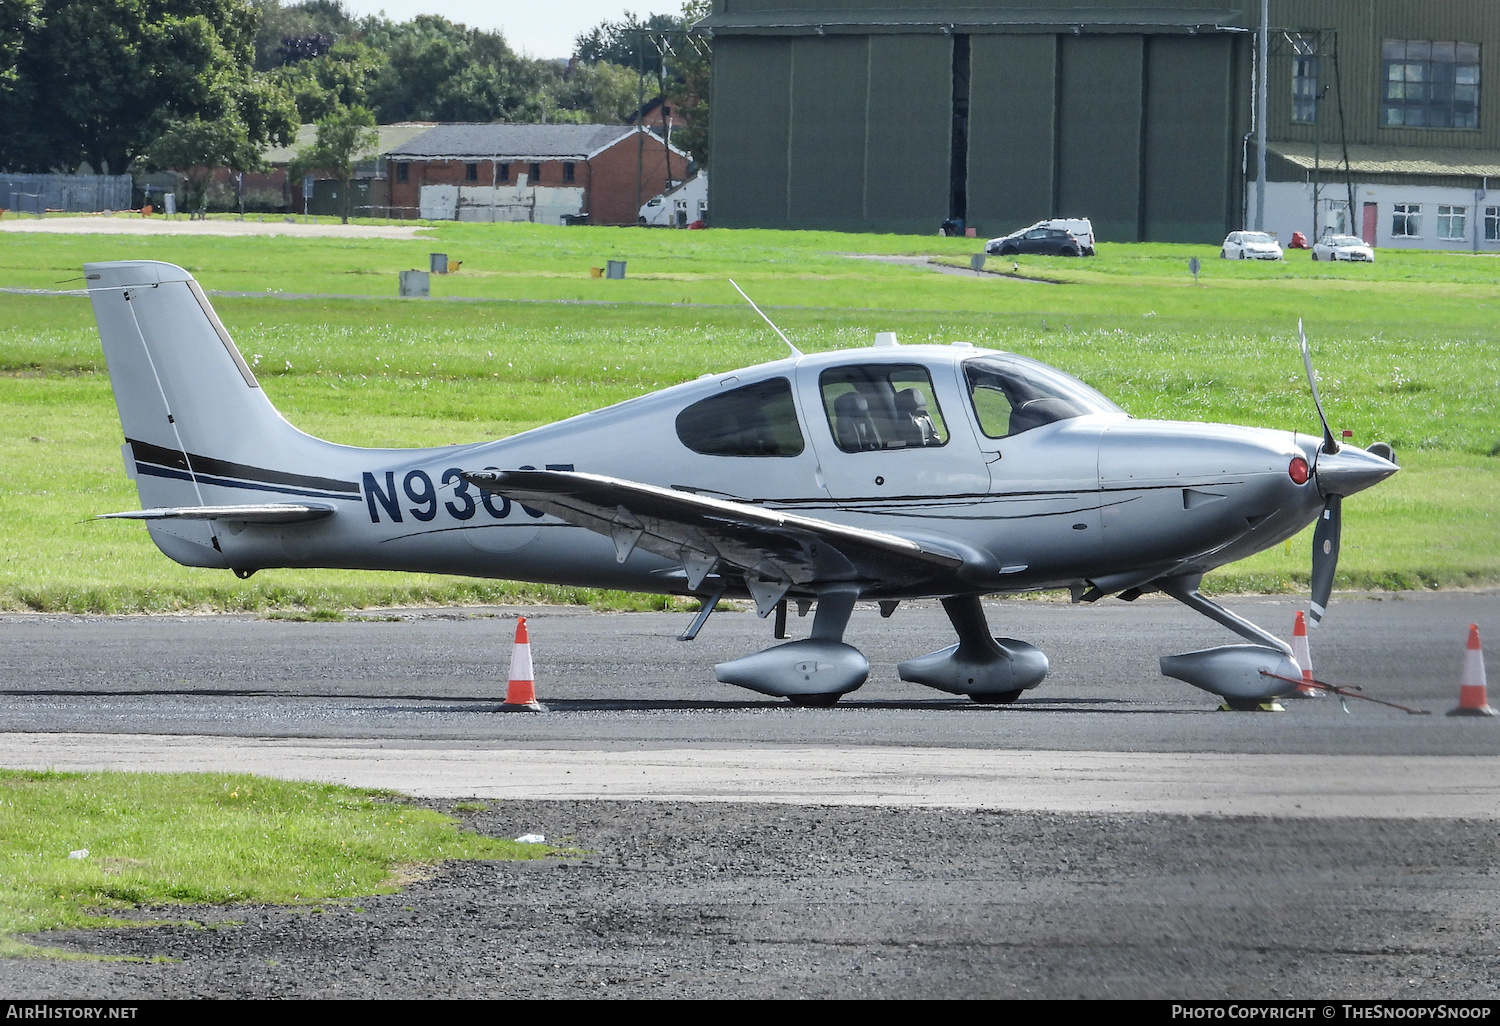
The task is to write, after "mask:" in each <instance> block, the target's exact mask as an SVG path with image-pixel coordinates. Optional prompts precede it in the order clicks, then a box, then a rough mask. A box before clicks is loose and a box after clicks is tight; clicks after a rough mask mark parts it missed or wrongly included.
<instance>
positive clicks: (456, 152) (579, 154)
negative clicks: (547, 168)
mask: <svg viewBox="0 0 1500 1026" xmlns="http://www.w3.org/2000/svg"><path fill="white" fill-rule="evenodd" d="M635 131H636V129H635V128H634V126H631V125H508V124H494V125H437V126H435V127H433V128H430V129H428V130H427V131H425V132H423V133H422V134H421V135H419V136H417V137H416V138H413V139H409V140H407V141H406V142H404V143H402V144H400V145H399V146H393V147H391V148H390V149H388V150H386V151H385V154H386V155H387V156H389V157H392V158H395V159H399V160H409V159H422V158H426V159H436V158H448V159H453V160H462V159H464V158H472V157H482V158H486V159H488V158H491V157H499V158H501V159H505V160H527V159H532V158H540V159H544V160H545V159H557V158H565V157H576V158H579V159H582V158H584V157H587V156H588V155H589V154H591V153H595V152H597V151H598V150H600V149H602V148H603V147H605V146H608V145H609V144H610V143H612V142H615V141H617V140H618V139H620V138H621V137H622V136H627V135H630V134H632V133H633V132H635Z"/></svg>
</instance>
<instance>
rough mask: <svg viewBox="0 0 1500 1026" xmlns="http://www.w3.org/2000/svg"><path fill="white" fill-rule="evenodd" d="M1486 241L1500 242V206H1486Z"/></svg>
mask: <svg viewBox="0 0 1500 1026" xmlns="http://www.w3.org/2000/svg"><path fill="white" fill-rule="evenodd" d="M1484 241H1485V242H1500V207H1485V208H1484Z"/></svg>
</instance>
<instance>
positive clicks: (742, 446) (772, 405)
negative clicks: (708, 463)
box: [677, 378, 804, 456]
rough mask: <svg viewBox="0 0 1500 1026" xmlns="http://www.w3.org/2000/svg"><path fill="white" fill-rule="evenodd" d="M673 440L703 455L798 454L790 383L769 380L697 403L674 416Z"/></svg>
mask: <svg viewBox="0 0 1500 1026" xmlns="http://www.w3.org/2000/svg"><path fill="white" fill-rule="evenodd" d="M677 437H678V438H679V439H681V441H682V444H683V445H685V446H687V447H688V448H689V449H691V450H693V451H694V452H701V453H703V454H704V455H705V456H798V455H801V453H802V449H803V444H804V443H803V440H802V427H801V425H799V424H798V423H797V406H796V403H794V402H793V401H792V383H791V382H790V381H788V380H787V379H786V378H768V379H766V380H765V381H757V382H756V383H755V384H753V385H744V386H742V387H740V388H736V389H732V390H730V391H728V392H721V393H720V394H719V395H715V396H710V397H708V398H707V399H702V400H699V401H698V402H696V403H693V405H691V406H689V407H688V408H687V409H685V410H683V411H682V412H681V413H679V414H678V415H677Z"/></svg>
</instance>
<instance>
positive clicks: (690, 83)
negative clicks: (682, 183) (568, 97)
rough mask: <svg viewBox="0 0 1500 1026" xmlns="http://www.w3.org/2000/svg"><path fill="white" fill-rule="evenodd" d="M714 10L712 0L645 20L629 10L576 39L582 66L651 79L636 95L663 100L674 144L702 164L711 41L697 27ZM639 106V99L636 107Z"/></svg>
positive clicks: (691, 3) (705, 154) (705, 146)
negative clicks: (608, 66) (609, 67)
mask: <svg viewBox="0 0 1500 1026" xmlns="http://www.w3.org/2000/svg"><path fill="white" fill-rule="evenodd" d="M712 9H713V6H712V4H711V3H710V0H686V2H685V3H684V4H683V7H682V13H681V14H680V15H670V14H654V15H652V16H651V17H649V18H646V19H644V20H643V19H641V18H640V17H639V16H637V15H635V14H633V13H631V12H629V11H627V12H626V13H625V17H624V19H623V20H621V21H605V22H601V23H600V24H599V25H597V26H595V27H594V28H593V29H591V30H589V31H588V32H585V33H584V34H582V35H580V36H579V37H578V38H577V39H576V40H575V46H576V47H577V51H578V60H579V61H580V62H582V63H583V65H584V66H588V65H590V64H597V63H599V62H609V63H612V64H616V65H620V66H623V67H626V68H629V69H632V70H634V71H636V72H637V73H638V74H639V75H643V76H649V79H650V80H651V81H649V84H647V85H645V87H644V89H643V90H642V88H641V86H640V85H638V86H637V93H636V96H637V97H640V96H641V94H642V92H644V95H645V96H646V97H649V98H653V99H654V98H656V97H658V96H659V97H661V99H662V101H663V102H664V103H665V104H666V105H667V106H669V107H670V108H672V111H673V115H674V122H675V127H674V130H673V133H672V144H673V145H674V146H676V147H677V148H679V149H683V150H686V151H688V152H689V153H690V154H692V156H693V159H694V160H695V161H696V162H697V163H698V164H699V165H700V166H706V165H707V162H708V86H709V74H710V71H711V61H710V57H711V52H710V51H711V48H710V40H709V39H708V37H707V36H706V35H703V34H701V33H698V32H694V31H693V25H695V24H696V23H697V22H699V21H701V20H702V19H704V18H706V17H708V15H709V14H710V13H711V12H712ZM639 103H640V100H639V99H637V100H636V101H635V102H633V103H632V105H631V106H632V108H635V107H637V106H638V105H639Z"/></svg>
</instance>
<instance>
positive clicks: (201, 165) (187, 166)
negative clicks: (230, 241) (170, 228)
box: [142, 118, 260, 215]
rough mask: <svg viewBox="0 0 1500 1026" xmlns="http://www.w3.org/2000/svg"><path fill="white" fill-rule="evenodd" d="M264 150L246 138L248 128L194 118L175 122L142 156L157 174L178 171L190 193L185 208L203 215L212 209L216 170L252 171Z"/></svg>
mask: <svg viewBox="0 0 1500 1026" xmlns="http://www.w3.org/2000/svg"><path fill="white" fill-rule="evenodd" d="M259 157H260V148H259V147H254V146H251V145H250V143H249V141H248V140H247V139H246V138H245V132H244V126H243V125H239V124H234V123H232V122H230V121H228V120H225V119H219V120H215V121H204V120H202V119H201V118H192V119H190V120H184V121H173V122H171V123H170V124H169V125H168V126H167V129H166V131H164V132H162V134H161V135H159V136H157V137H156V139H155V140H153V141H152V143H151V145H150V146H148V147H147V148H146V152H145V153H143V154H142V159H143V160H144V161H145V162H146V166H147V167H148V168H150V169H151V170H153V171H158V170H171V171H177V172H179V173H180V174H181V175H182V176H183V179H184V180H185V183H186V186H187V194H186V195H185V196H183V199H182V208H183V209H184V210H191V211H196V212H197V213H198V214H199V215H201V214H202V213H203V212H204V211H205V210H206V209H207V207H208V185H209V182H210V180H211V179H212V178H213V173H214V170H215V169H216V168H221V167H233V168H236V169H237V170H249V169H250V168H252V167H254V166H255V165H256V163H257V162H258V161H259Z"/></svg>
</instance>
